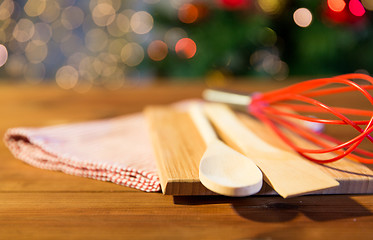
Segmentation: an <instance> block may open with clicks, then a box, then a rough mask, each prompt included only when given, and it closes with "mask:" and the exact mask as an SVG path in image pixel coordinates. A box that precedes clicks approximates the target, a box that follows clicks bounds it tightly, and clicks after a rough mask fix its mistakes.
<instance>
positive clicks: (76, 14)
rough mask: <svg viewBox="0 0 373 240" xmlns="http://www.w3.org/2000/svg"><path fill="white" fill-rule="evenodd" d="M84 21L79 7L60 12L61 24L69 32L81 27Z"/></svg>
mask: <svg viewBox="0 0 373 240" xmlns="http://www.w3.org/2000/svg"><path fill="white" fill-rule="evenodd" d="M83 20H84V12H83V11H82V10H81V9H80V8H79V7H75V6H72V7H67V8H65V9H64V10H63V11H62V14H61V23H62V25H63V26H64V27H65V28H66V29H69V30H72V29H75V28H77V27H79V26H80V25H82V23H83Z"/></svg>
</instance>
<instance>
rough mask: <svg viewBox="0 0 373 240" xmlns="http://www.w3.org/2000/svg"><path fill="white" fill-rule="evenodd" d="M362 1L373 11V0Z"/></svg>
mask: <svg viewBox="0 0 373 240" xmlns="http://www.w3.org/2000/svg"><path fill="white" fill-rule="evenodd" d="M361 3H362V4H363V6H364V7H365V8H366V9H368V10H369V11H373V1H372V0H361Z"/></svg>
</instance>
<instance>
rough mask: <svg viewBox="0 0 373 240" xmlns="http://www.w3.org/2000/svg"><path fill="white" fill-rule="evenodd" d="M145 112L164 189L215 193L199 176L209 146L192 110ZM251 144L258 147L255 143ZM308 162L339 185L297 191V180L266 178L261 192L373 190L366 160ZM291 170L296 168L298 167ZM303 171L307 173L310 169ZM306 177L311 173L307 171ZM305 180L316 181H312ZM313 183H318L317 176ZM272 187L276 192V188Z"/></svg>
mask: <svg viewBox="0 0 373 240" xmlns="http://www.w3.org/2000/svg"><path fill="white" fill-rule="evenodd" d="M145 115H146V117H147V119H148V122H149V126H150V132H151V136H152V142H153V147H154V150H155V153H156V158H157V167H158V171H159V175H160V180H161V187H162V191H163V193H164V194H167V195H214V194H215V193H213V192H212V191H210V190H208V189H206V188H205V187H204V186H203V185H202V184H201V183H200V181H199V179H198V166H199V162H200V159H201V157H202V155H203V153H204V151H205V149H206V146H205V143H204V141H203V139H202V137H201V136H200V134H199V132H198V130H197V128H196V127H195V125H194V123H193V121H192V119H191V118H190V116H189V114H188V113H186V112H183V111H180V110H176V109H173V108H171V107H161V106H158V107H156V106H155V107H149V108H147V109H146V110H145ZM235 117H236V119H235V120H237V121H239V124H242V125H243V126H244V127H245V128H248V129H250V131H252V132H253V133H254V134H255V135H256V136H257V137H260V138H261V139H263V140H265V141H266V142H268V144H270V145H271V146H272V147H275V148H277V149H278V150H279V151H283V152H285V153H286V155H288V154H289V152H291V150H290V149H288V148H287V146H284V144H283V143H282V142H281V140H279V139H277V138H276V137H274V136H273V133H271V131H269V129H267V128H266V127H265V126H263V124H261V123H259V122H257V121H255V120H253V119H251V118H250V117H248V116H247V115H235ZM212 123H213V124H214V125H215V126H216V124H217V123H216V122H214V121H212ZM217 130H218V132H219V134H220V136H221V137H222V138H223V140H225V141H226V143H228V145H231V147H234V148H236V150H238V151H240V152H242V153H244V154H245V151H249V150H247V149H246V150H245V149H242V148H240V147H237V144H236V143H234V142H232V139H229V136H228V137H227V134H226V133H224V130H223V129H219V128H217ZM252 145H253V147H254V148H255V144H252ZM246 153H248V152H246ZM245 155H247V154H245ZM284 160H286V159H284ZM304 161H305V160H304ZM284 162H285V161H284ZM305 164H306V165H309V166H308V168H310V169H309V170H311V169H313V171H314V172H318V171H319V172H322V173H323V174H325V175H327V176H329V177H330V178H332V179H335V180H336V181H337V182H338V183H339V186H335V187H324V189H322V187H320V186H319V187H320V188H319V189H322V190H310V189H312V188H310V189H308V191H302V190H299V191H298V190H297V189H296V188H297V184H295V185H294V186H292V187H290V188H288V189H285V190H284V189H282V187H283V186H284V185H282V187H279V186H281V185H279V186H277V185H276V184H277V182H276V183H275V184H274V182H271V181H270V179H268V178H266V182H267V184H265V185H264V186H263V188H262V190H261V191H260V193H259V194H264V195H267V194H268V195H269V194H277V192H278V193H280V195H282V196H283V197H292V196H296V195H304V194H366V193H373V171H372V170H370V169H369V168H368V167H366V166H365V165H363V164H359V163H356V162H353V161H351V160H348V159H343V160H340V161H337V162H335V163H330V164H326V165H319V164H314V163H311V162H308V161H307V162H306V163H305ZM262 170H264V169H262ZM290 170H293V171H295V170H296V169H290ZM266 171H267V170H266ZM304 171H305V172H304V173H307V170H304ZM290 173H291V171H290ZM264 175H266V172H264ZM275 175H276V174H275ZM321 175H322V174H321ZM300 176H301V177H299V178H298V181H299V182H302V180H307V179H302V176H303V175H300ZM304 177H305V178H306V177H310V176H307V174H305V175H304ZM276 181H277V180H276ZM305 182H306V183H307V184H311V185H312V184H313V183H312V181H311V182H310V181H305ZM314 183H315V184H316V185H317V184H318V180H316V181H315V182H314ZM329 183H330V182H329ZM329 185H330V184H329ZM286 186H287V185H285V187H286ZM330 186H331V185H330ZM273 187H274V188H275V189H276V190H277V192H276V191H274V190H273Z"/></svg>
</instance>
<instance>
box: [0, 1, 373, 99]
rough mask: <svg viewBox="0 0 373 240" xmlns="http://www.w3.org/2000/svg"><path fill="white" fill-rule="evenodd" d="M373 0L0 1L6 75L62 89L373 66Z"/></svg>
mask: <svg viewBox="0 0 373 240" xmlns="http://www.w3.org/2000/svg"><path fill="white" fill-rule="evenodd" d="M372 11H373V0H361V1H360V0H209V1H208V0H206V1H189V0H188V1H186V0H184V1H181V0H126V1H121V0H84V1H77V0H0V81H1V79H2V81H9V80H11V81H24V82H27V83H28V84H39V83H43V82H49V83H53V84H57V85H58V86H59V87H61V88H63V89H74V90H77V91H81V92H84V91H87V90H89V89H90V87H92V86H103V87H106V88H108V89H118V88H121V87H123V86H125V85H126V84H127V83H129V84H130V83H136V82H137V83H146V82H153V81H157V80H159V79H165V80H169V81H171V80H172V81H176V80H180V79H182V80H188V81H195V79H199V80H203V81H210V82H211V81H212V82H223V81H225V79H238V78H248V77H255V79H258V78H260V77H262V78H263V79H271V80H273V81H281V80H284V79H287V78H288V77H292V76H297V77H299V76H305V77H315V76H325V75H328V76H329V75H335V74H341V73H348V72H363V73H368V74H369V73H372V72H373V27H372Z"/></svg>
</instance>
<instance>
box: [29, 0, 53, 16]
mask: <svg viewBox="0 0 373 240" xmlns="http://www.w3.org/2000/svg"><path fill="white" fill-rule="evenodd" d="M46 5H47V4H46V0H28V1H27V2H26V4H25V6H24V8H23V9H24V10H25V13H26V14H27V15H28V16H30V17H37V16H39V15H41V14H42V13H43V12H44V11H45V7H46Z"/></svg>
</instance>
